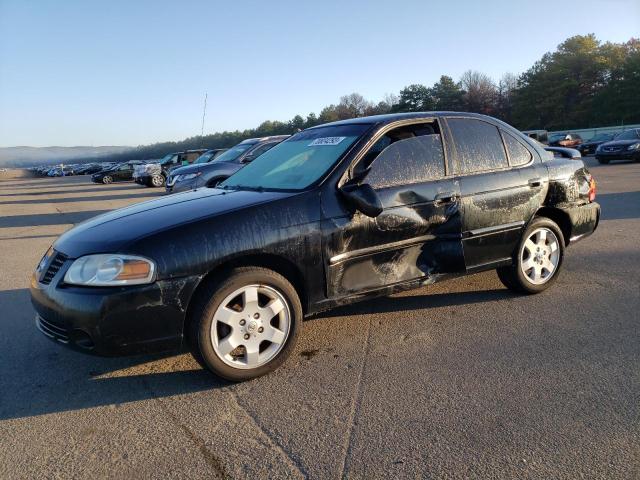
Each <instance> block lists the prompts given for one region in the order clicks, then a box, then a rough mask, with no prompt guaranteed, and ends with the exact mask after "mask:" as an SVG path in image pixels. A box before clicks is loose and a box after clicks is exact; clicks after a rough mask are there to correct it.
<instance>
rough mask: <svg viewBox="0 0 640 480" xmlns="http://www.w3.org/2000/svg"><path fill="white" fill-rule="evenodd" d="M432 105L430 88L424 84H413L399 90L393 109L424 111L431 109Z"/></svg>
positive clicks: (433, 104) (398, 110) (397, 110)
mask: <svg viewBox="0 0 640 480" xmlns="http://www.w3.org/2000/svg"><path fill="white" fill-rule="evenodd" d="M434 106H435V103H434V101H433V96H432V95H431V90H430V89H429V88H428V87H426V86H424V85H419V84H413V85H409V86H408V87H405V88H403V89H402V90H400V99H399V100H398V103H397V104H396V105H395V106H394V111H396V112H424V111H428V110H433V108H434Z"/></svg>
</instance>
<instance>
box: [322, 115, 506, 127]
mask: <svg viewBox="0 0 640 480" xmlns="http://www.w3.org/2000/svg"><path fill="white" fill-rule="evenodd" d="M454 115H455V116H456V117H469V118H477V119H481V120H490V121H492V122H496V121H498V120H497V119H495V118H493V117H489V116H487V115H481V114H479V113H469V112H449V111H433V112H408V113H386V114H384V115H372V116H370V117H357V118H349V119H347V120H338V121H337V122H331V123H324V124H322V125H317V126H315V127H311V129H313V128H320V127H328V126H338V125H357V124H369V125H375V124H379V125H383V124H387V123H393V122H397V121H399V120H411V119H412V118H416V119H419V118H425V117H445V116H454Z"/></svg>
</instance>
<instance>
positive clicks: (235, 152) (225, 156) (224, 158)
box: [212, 142, 257, 163]
mask: <svg viewBox="0 0 640 480" xmlns="http://www.w3.org/2000/svg"><path fill="white" fill-rule="evenodd" d="M256 143H257V142H254V143H239V144H238V145H236V146H235V147H231V148H230V149H229V150H227V151H226V152H223V153H221V154H220V155H218V156H217V157H216V158H214V159H213V160H212V162H215V163H218V162H233V161H234V160H236V159H237V158H238V157H239V156H240V155H242V154H243V153H244V152H246V151H247V150H249V149H250V148H251V147H253V146H254V145H255V144H256Z"/></svg>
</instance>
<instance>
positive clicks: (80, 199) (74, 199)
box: [0, 191, 164, 205]
mask: <svg viewBox="0 0 640 480" xmlns="http://www.w3.org/2000/svg"><path fill="white" fill-rule="evenodd" d="M70 193H75V192H70ZM161 194H164V191H162V192H160V191H148V192H145V193H144V194H142V195H139V194H133V193H126V194H114V195H93V196H83V197H63V198H43V199H35V200H34V199H28V200H13V199H12V200H7V201H4V200H0V205H29V204H43V203H44V204H47V203H78V202H105V201H108V200H131V199H135V200H137V199H141V200H145V199H147V200H150V199H152V198H155V197H157V196H159V195H161Z"/></svg>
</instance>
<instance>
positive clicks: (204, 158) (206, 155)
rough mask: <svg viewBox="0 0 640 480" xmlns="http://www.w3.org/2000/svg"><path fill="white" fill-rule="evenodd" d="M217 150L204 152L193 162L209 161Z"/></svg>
mask: <svg viewBox="0 0 640 480" xmlns="http://www.w3.org/2000/svg"><path fill="white" fill-rule="evenodd" d="M215 154H216V152H204V153H203V154H202V155H200V156H199V157H198V158H197V159H196V161H195V162H193V163H208V162H209V160H211V157H213V156H215Z"/></svg>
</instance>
